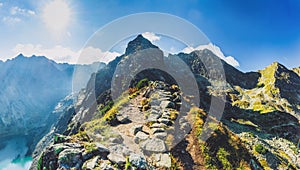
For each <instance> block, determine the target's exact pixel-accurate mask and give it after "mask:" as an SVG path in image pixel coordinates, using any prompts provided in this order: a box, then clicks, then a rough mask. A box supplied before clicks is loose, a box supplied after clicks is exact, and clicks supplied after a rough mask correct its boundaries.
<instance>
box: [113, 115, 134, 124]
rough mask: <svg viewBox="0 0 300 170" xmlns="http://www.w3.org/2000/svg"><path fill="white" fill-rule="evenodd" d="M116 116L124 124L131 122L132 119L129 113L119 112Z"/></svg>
mask: <svg viewBox="0 0 300 170" xmlns="http://www.w3.org/2000/svg"><path fill="white" fill-rule="evenodd" d="M116 118H117V120H118V122H120V123H122V124H127V123H130V122H131V121H130V119H129V118H128V116H127V115H124V114H118V115H116Z"/></svg>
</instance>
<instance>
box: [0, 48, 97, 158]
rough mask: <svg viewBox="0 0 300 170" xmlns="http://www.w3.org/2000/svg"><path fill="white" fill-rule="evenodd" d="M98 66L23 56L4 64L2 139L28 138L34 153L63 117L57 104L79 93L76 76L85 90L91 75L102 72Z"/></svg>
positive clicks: (1, 75) (0, 113)
mask: <svg viewBox="0 0 300 170" xmlns="http://www.w3.org/2000/svg"><path fill="white" fill-rule="evenodd" d="M96 66H97V67H98V63H95V64H94V65H69V64H58V63H55V62H54V61H52V60H49V59H47V58H46V57H43V56H32V57H25V56H23V55H22V54H20V55H19V56H17V57H16V58H14V59H11V60H8V61H6V62H1V63H0V80H1V83H0V88H1V91H0V107H1V111H0V138H1V139H9V138H10V137H14V136H17V135H20V136H25V137H27V139H28V141H27V143H28V144H29V146H30V150H29V153H31V151H32V150H33V149H34V146H35V144H36V143H37V142H38V141H39V140H40V138H41V137H42V136H43V135H45V133H47V131H48V130H49V128H50V126H51V125H52V124H53V123H54V122H55V121H56V119H57V117H59V115H60V114H59V113H55V112H52V111H53V110H54V109H55V107H56V105H57V103H58V102H59V101H60V100H61V99H63V98H64V97H65V96H67V95H68V94H70V93H71V92H72V90H75V89H72V79H73V72H74V71H75V70H76V71H77V73H78V74H80V75H82V76H81V77H83V78H82V79H81V84H78V85H77V86H76V87H78V88H83V87H84V86H85V85H86V83H87V80H88V79H89V76H90V74H91V73H92V72H94V71H96V69H98V68H96ZM101 67H102V66H101ZM80 86H81V87H80ZM76 90H78V89H76ZM37 122H38V123H37Z"/></svg>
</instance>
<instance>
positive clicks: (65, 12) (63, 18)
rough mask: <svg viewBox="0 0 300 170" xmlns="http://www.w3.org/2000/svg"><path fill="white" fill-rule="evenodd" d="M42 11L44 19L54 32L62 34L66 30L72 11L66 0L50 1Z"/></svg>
mask: <svg viewBox="0 0 300 170" xmlns="http://www.w3.org/2000/svg"><path fill="white" fill-rule="evenodd" d="M42 12H43V13H42V19H43V21H44V23H45V24H46V26H47V28H48V29H49V30H50V31H51V32H52V33H54V34H56V35H60V34H62V33H64V32H65V31H66V28H67V27H68V26H69V24H70V19H71V14H72V11H71V8H70V6H69V4H68V3H67V2H66V1H65V0H52V1H50V2H49V3H47V4H46V5H45V7H44V9H43V11H42Z"/></svg>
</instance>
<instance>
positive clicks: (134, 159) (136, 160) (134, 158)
mask: <svg viewBox="0 0 300 170" xmlns="http://www.w3.org/2000/svg"><path fill="white" fill-rule="evenodd" d="M129 162H130V163H131V164H132V165H133V166H135V167H138V169H147V167H148V164H147V161H146V159H145V158H144V157H143V156H141V155H138V154H135V153H132V154H130V156H129Z"/></svg>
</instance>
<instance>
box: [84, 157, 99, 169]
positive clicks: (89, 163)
mask: <svg viewBox="0 0 300 170" xmlns="http://www.w3.org/2000/svg"><path fill="white" fill-rule="evenodd" d="M98 160H99V156H96V157H94V158H93V159H90V160H88V161H86V162H85V163H84V164H83V166H82V167H85V169H86V170H92V169H94V168H95V167H96V166H97V163H98Z"/></svg>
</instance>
